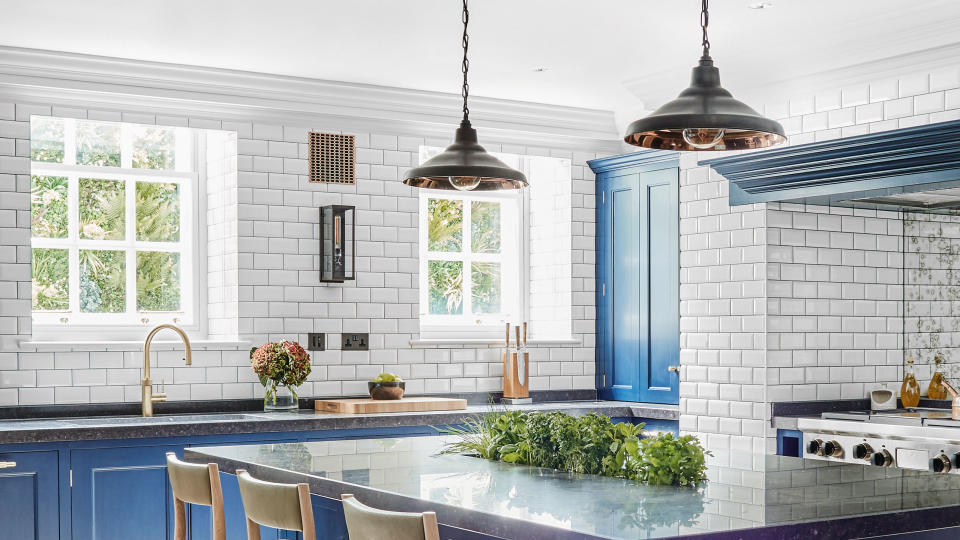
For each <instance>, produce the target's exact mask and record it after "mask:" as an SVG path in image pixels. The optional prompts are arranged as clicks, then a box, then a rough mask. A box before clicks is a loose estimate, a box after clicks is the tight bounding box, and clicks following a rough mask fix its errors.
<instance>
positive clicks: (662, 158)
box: [587, 150, 680, 174]
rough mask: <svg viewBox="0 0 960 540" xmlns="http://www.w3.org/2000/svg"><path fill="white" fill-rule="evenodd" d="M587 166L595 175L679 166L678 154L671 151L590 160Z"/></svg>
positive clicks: (640, 151) (654, 151)
mask: <svg viewBox="0 0 960 540" xmlns="http://www.w3.org/2000/svg"><path fill="white" fill-rule="evenodd" d="M587 165H589V166H590V169H592V170H593V172H594V173H597V174H599V173H603V172H608V171H614V170H617V169H626V168H631V169H633V172H637V171H638V170H647V169H648V168H649V169H664V168H667V167H677V166H679V165H680V153H679V152H674V151H672V150H637V151H636V152H630V153H629V154H621V155H619V156H610V157H604V158H597V159H591V160H590V161H587ZM637 167H639V169H637Z"/></svg>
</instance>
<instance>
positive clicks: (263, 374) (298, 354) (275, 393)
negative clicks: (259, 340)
mask: <svg viewBox="0 0 960 540" xmlns="http://www.w3.org/2000/svg"><path fill="white" fill-rule="evenodd" d="M250 361H251V367H252V368H253V372H254V373H256V374H257V377H259V379H260V384H262V385H263V388H264V389H265V390H266V392H265V394H264V396H263V410H265V411H296V410H297V408H298V407H299V402H298V401H299V398H298V397H297V387H298V386H300V385H301V384H303V383H304V381H306V380H307V376H308V375H310V355H309V354H307V351H305V350H303V347H301V346H300V344H299V343H297V342H295V341H282V342H279V343H277V342H270V343H264V344H263V345H261V346H259V347H254V348H252V349H250Z"/></svg>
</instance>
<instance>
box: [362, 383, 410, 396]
mask: <svg viewBox="0 0 960 540" xmlns="http://www.w3.org/2000/svg"><path fill="white" fill-rule="evenodd" d="M406 387H407V383H406V382H405V381H391V382H373V381H370V382H368V383H367V389H368V390H369V391H370V397H372V398H373V399H400V398H402V397H403V390H404V388H406Z"/></svg>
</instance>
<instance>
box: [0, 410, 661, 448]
mask: <svg viewBox="0 0 960 540" xmlns="http://www.w3.org/2000/svg"><path fill="white" fill-rule="evenodd" d="M504 410H525V411H563V412H566V413H568V414H574V415H579V414H587V413H589V412H595V413H598V414H604V415H607V416H609V417H611V418H627V419H631V420H632V419H638V420H641V419H645V420H667V421H673V420H677V418H679V411H678V409H677V406H676V405H652V404H646V403H631V402H623V401H556V402H543V403H533V404H529V405H470V406H468V407H467V408H466V409H464V410H455V411H426V412H400V413H370V414H343V413H328V412H318V411H312V410H300V411H297V412H294V413H265V412H237V413H210V414H179V415H157V416H153V417H148V418H144V417H141V416H90V417H79V418H38V419H25V420H0V444H17V443H43V442H62V441H81V440H100V439H133V438H147V437H190V436H203V435H227V434H238V433H270V432H289V431H310V430H348V429H369V428H394V427H407V426H430V425H433V426H441V425H452V424H460V423H463V421H464V420H466V419H467V418H470V417H472V416H475V415H477V414H483V413H485V412H489V411H504Z"/></svg>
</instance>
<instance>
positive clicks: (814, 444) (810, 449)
mask: <svg viewBox="0 0 960 540" xmlns="http://www.w3.org/2000/svg"><path fill="white" fill-rule="evenodd" d="M807 453H808V454H816V455H818V456H822V455H823V441H821V440H820V439H814V440H812V441H810V444H808V445H807ZM958 455H960V454H958Z"/></svg>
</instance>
